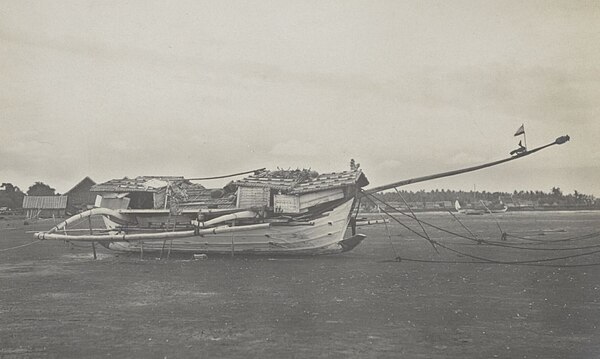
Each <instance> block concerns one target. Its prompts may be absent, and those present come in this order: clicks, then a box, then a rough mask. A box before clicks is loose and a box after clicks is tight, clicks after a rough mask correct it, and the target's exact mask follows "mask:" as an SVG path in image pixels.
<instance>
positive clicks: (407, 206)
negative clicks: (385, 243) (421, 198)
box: [386, 187, 438, 252]
mask: <svg viewBox="0 0 600 359" xmlns="http://www.w3.org/2000/svg"><path fill="white" fill-rule="evenodd" d="M394 190H395V191H396V193H398V196H400V198H401V199H402V202H404V204H405V205H406V208H408V210H409V211H410V213H411V214H412V215H413V217H414V218H415V220H416V221H417V223H418V224H419V227H421V229H422V230H423V234H424V235H425V237H427V240H428V241H429V243H431V245H432V246H433V249H435V251H436V252H437V251H438V250H437V248H435V243H434V242H433V241H432V240H431V238H429V234H427V231H426V230H425V227H423V225H422V224H421V221H419V220H418V219H417V215H416V214H415V212H414V211H413V210H412V208H410V206H409V205H408V202H406V200H405V199H404V197H403V196H402V194H400V191H398V188H396V187H394ZM386 227H387V224H386ZM390 238H391V237H390Z"/></svg>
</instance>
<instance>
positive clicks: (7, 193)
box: [0, 182, 59, 209]
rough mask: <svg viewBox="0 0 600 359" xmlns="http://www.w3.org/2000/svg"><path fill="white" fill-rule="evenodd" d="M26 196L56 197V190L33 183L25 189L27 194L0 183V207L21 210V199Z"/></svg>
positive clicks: (7, 184) (41, 183)
mask: <svg viewBox="0 0 600 359" xmlns="http://www.w3.org/2000/svg"><path fill="white" fill-rule="evenodd" d="M25 195H28V196H57V195H59V193H56V190H55V189H54V188H52V187H50V186H48V185H47V184H45V183H44V182H35V183H34V184H32V185H31V186H29V188H28V189H27V192H23V191H21V189H20V188H19V187H17V186H14V185H13V184H12V183H2V186H0V207H7V208H10V209H20V208H23V197H25Z"/></svg>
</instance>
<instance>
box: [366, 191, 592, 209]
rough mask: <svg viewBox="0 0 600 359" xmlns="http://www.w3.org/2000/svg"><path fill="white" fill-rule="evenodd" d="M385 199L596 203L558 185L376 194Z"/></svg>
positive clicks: (559, 204)
mask: <svg viewBox="0 0 600 359" xmlns="http://www.w3.org/2000/svg"><path fill="white" fill-rule="evenodd" d="M377 196H378V197H379V198H381V199H382V200H383V201H385V202H403V200H405V201H406V202H409V203H411V202H412V203H418V202H423V203H426V202H441V201H451V202H454V201H456V200H458V201H459V202H460V203H477V202H479V201H486V202H491V203H499V202H501V201H508V200H512V201H531V202H533V203H534V204H535V205H540V206H544V205H548V206H553V205H556V206H561V205H562V206H600V199H597V198H595V197H594V196H593V195H587V194H583V193H581V192H579V191H577V190H575V191H573V193H569V194H564V193H563V192H562V190H561V189H560V187H552V189H551V190H550V191H549V192H544V191H523V190H521V191H517V190H515V191H513V192H512V193H511V192H488V191H454V190H450V189H442V190H439V189H435V190H431V191H425V190H420V191H416V192H413V191H406V190H401V191H398V193H396V192H385V193H379V194H377Z"/></svg>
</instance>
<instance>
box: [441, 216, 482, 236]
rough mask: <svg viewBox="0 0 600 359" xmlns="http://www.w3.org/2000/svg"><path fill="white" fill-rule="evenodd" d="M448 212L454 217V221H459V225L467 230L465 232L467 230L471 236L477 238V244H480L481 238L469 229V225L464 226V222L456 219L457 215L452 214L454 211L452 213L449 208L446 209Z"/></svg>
mask: <svg viewBox="0 0 600 359" xmlns="http://www.w3.org/2000/svg"><path fill="white" fill-rule="evenodd" d="M448 213H450V215H451V216H452V217H453V218H454V219H456V221H457V222H458V223H460V225H461V226H462V227H463V228H464V229H466V230H467V232H469V234H471V235H472V236H473V238H475V239H477V244H481V242H482V240H481V239H479V238H478V237H477V235H476V234H475V233H473V232H471V230H470V229H469V227H467V226H466V225H465V224H464V223H463V222H462V221H461V220H460V219H458V217H456V216H455V215H454V213H452V212H451V211H450V210H448Z"/></svg>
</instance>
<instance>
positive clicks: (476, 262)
mask: <svg viewBox="0 0 600 359" xmlns="http://www.w3.org/2000/svg"><path fill="white" fill-rule="evenodd" d="M399 261H400V262H401V261H407V262H418V263H439V264H486V265H487V264H497V265H505V264H504V263H496V262H483V261H449V260H429V259H418V258H396V259H395V260H383V261H380V262H379V263H389V262H399ZM514 265H522V266H528V267H550V268H577V267H595V266H600V263H582V264H548V263H514Z"/></svg>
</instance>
